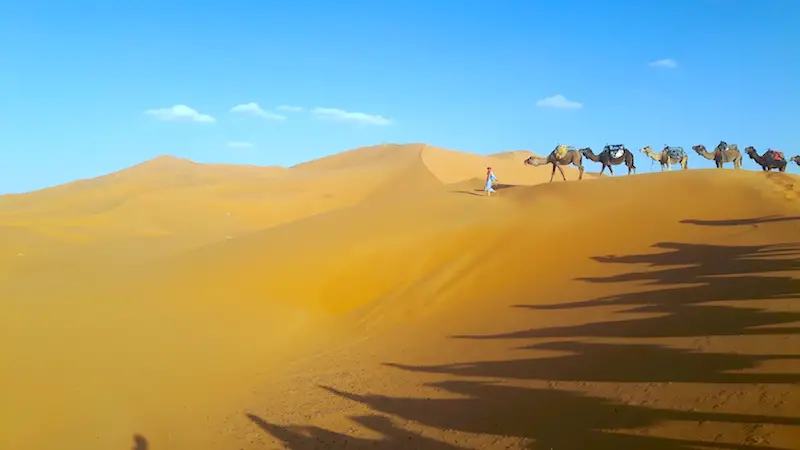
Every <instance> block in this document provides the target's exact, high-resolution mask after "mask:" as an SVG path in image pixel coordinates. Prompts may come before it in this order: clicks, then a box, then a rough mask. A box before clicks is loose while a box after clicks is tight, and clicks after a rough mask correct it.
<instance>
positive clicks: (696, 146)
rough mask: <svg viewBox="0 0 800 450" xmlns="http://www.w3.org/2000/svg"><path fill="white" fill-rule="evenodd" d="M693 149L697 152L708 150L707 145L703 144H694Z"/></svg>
mask: <svg viewBox="0 0 800 450" xmlns="http://www.w3.org/2000/svg"><path fill="white" fill-rule="evenodd" d="M692 150H694V151H696V152H697V153H703V152H705V151H706V146H705V145H703V144H698V145H693V146H692Z"/></svg>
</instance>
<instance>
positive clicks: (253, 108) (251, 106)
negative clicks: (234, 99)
mask: <svg viewBox="0 0 800 450" xmlns="http://www.w3.org/2000/svg"><path fill="white" fill-rule="evenodd" d="M230 112H232V113H241V114H252V115H254V116H259V117H263V118H265V119H268V120H285V119H286V116H282V115H280V114H276V113H274V112H272V111H265V110H264V109H262V108H261V107H260V106H258V103H253V102H250V103H243V104H241V105H236V106H234V107H233V108H231V111H230Z"/></svg>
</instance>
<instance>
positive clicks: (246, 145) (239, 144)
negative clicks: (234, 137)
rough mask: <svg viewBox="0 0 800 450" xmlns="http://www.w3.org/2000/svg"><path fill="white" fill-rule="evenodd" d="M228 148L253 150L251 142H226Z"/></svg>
mask: <svg viewBox="0 0 800 450" xmlns="http://www.w3.org/2000/svg"><path fill="white" fill-rule="evenodd" d="M228 147H231V148H253V147H255V146H254V145H253V143H252V142H247V141H231V142H228Z"/></svg>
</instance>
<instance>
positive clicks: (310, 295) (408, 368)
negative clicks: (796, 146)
mask: <svg viewBox="0 0 800 450" xmlns="http://www.w3.org/2000/svg"><path fill="white" fill-rule="evenodd" d="M525 157H527V155H526V154H525V153H523V152H509V153H504V154H498V155H492V156H488V157H486V156H478V155H472V154H468V153H460V152H454V151H450V150H444V149H439V148H435V147H432V146H427V145H424V144H413V145H407V146H376V147H367V148H362V149H355V150H352V151H350V152H345V153H342V154H338V155H334V156H331V157H328V158H323V159H320V160H317V161H312V162H309V163H305V164H301V165H298V166H295V167H291V168H288V169H282V168H258V167H248V168H236V167H226V166H210V165H199V164H196V163H192V162H190V161H185V160H179V159H174V158H159V159H157V160H154V161H150V162H148V163H145V164H143V165H140V166H136V167H133V168H131V169H128V170H126V171H122V172H119V173H117V174H112V175H109V176H108V177H106V178H101V179H100V181H98V179H95V180H86V181H82V182H79V183H75V184H72V185H67V186H61V187H57V188H53V189H50V190H46V191H40V192H34V193H30V194H26V195H24V196H14V197H10V198H6V197H0V226H2V227H4V228H0V230H2V231H0V238H2V239H0V245H2V250H3V251H4V252H5V253H4V256H3V258H4V259H2V261H4V264H5V265H4V266H0V274H2V277H0V298H2V299H3V300H2V303H0V355H2V357H3V360H2V363H3V366H2V371H0V386H2V388H0V389H1V390H2V392H0V395H1V396H2V398H3V399H4V401H3V403H2V405H0V424H1V425H0V427H2V429H0V448H3V449H11V450H18V449H26V450H28V449H32V450H38V449H50V448H82V449H108V448H131V446H132V445H133V440H134V434H137V437H136V439H137V442H138V444H137V445H138V446H139V447H138V448H139V449H140V450H141V449H144V448H150V449H152V450H158V449H183V448H187V449H188V448H192V449H218V448H239V449H266V448H293V449H303V448H357V449H358V448H397V449H400V448H436V449H455V448H542V449H550V448H552V449H559V450H561V449H574V450H577V449H587V448H600V449H612V448H613V449H642V448H647V449H684V448H686V449H689V448H702V447H698V446H697V445H699V444H698V442H701V441H702V442H705V443H706V446H707V447H706V448H749V447H745V446H747V445H752V446H753V447H752V448H784V449H789V448H793V447H794V443H796V442H798V439H799V438H800V420H798V419H796V417H798V416H800V409H798V407H797V406H796V405H800V388H798V387H797V386H798V385H800V383H798V382H800V358H798V351H797V349H799V348H800V338H798V333H797V330H798V328H797V322H798V321H800V307H798V305H797V303H798V300H800V280H798V278H797V274H798V270H799V269H800V264H798V254H800V242H797V241H798V236H800V234H798V230H800V201H799V200H798V199H799V198H800V178H798V177H797V176H795V175H790V174H778V173H768V174H765V173H760V172H745V171H734V170H692V171H686V172H683V171H681V172H677V171H674V172H670V173H663V174H662V173H657V174H646V175H637V176H631V177H624V176H623V177H616V178H606V177H604V178H600V179H594V178H592V177H587V178H586V179H585V180H584V181H581V182H568V183H564V182H559V181H556V182H553V183H550V184H542V182H543V181H545V182H546V181H547V180H549V175H550V169H549V168H547V167H540V168H531V167H525V166H523V165H522V160H524V159H525ZM486 165H492V167H493V168H494V169H495V172H496V174H497V176H498V178H499V179H500V181H501V182H502V183H504V184H508V185H514V186H511V187H504V188H503V189H500V190H499V195H498V196H497V197H494V198H486V197H483V196H481V195H480V192H476V191H475V190H476V189H478V190H480V188H481V184H482V180H481V178H480V177H481V176H482V172H483V170H484V167H485V166H486ZM565 172H567V177H568V178H569V179H574V178H576V172H577V171H574V170H571V169H570V170H569V171H565ZM570 175H572V177H570ZM112 200H113V201H112ZM64 205H67V206H64ZM70 205H71V206H70ZM68 206H69V207H68ZM226 212H232V213H231V216H230V217H237V218H241V219H240V222H239V223H238V225H237V227H232V226H230V225H226V223H225V220H224V219H222V218H218V217H219V216H220V215H222V216H223V217H225V218H228V217H229V216H227V215H226V214H225V213H226ZM135 220H139V222H135V223H134V221H135ZM65 224H69V226H73V227H77V226H78V225H76V224H80V226H81V227H82V228H81V232H82V233H84V238H83V240H79V239H77V238H75V235H76V234H77V232H76V231H75V230H74V229H65V227H67V225H65ZM148 227H150V228H149V229H151V231H152V230H157V231H158V233H156V232H155V231H152V233H153V234H152V235H147V234H146V233H144V232H143V231H142V230H146V229H148ZM226 227H227V228H226ZM231 230H233V231H231ZM46 232H49V233H50V235H46ZM59 232H60V233H62V234H58V233H59ZM68 232H69V233H72V234H67V233H68ZM137 233H139V234H138V235H137ZM156 234H157V235H156ZM227 236H233V237H232V238H227ZM70 239H71V240H70ZM54 243H55V244H54ZM11 252H17V253H14V254H13V256H11ZM18 253H23V254H24V256H19V255H18ZM53 255H58V256H57V257H56V256H53ZM112 256H113V257H112ZM37 258H39V260H41V261H44V260H46V261H48V262H47V264H45V263H40V264H36V261H37ZM26 259H27V262H23V261H21V260H26ZM64 259H68V260H69V261H71V262H72V264H71V266H70V267H65V266H61V265H59V261H63V260H64ZM31 261H32V262H31ZM109 261H111V262H109ZM75 266H79V267H84V268H86V270H77V269H75ZM59 269H62V270H59ZM67 269H71V270H67ZM725 443H727V444H725Z"/></svg>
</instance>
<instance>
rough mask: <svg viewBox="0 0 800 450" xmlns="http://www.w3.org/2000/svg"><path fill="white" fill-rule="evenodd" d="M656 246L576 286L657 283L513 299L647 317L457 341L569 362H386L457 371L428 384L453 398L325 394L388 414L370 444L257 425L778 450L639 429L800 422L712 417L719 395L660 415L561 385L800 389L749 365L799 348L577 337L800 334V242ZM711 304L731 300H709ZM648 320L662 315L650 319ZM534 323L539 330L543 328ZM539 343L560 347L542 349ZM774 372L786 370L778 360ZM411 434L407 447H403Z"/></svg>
mask: <svg viewBox="0 0 800 450" xmlns="http://www.w3.org/2000/svg"><path fill="white" fill-rule="evenodd" d="M654 247H655V249H656V250H657V251H658V252H656V253H648V254H642V255H624V256H599V257H595V258H593V259H594V260H595V261H597V262H598V263H602V264H609V263H613V264H629V265H634V266H639V267H641V269H640V270H633V271H629V272H624V273H620V274H618V275H613V276H608V277H595V278H588V277H587V278H580V279H579V280H581V281H585V282H587V283H637V284H639V285H642V284H644V285H650V286H655V287H656V289H655V290H649V291H643V292H635V293H623V294H620V295H614V296H607V297H603V298H598V299H594V300H584V301H577V302H572V303H564V304H554V305H540V304H523V305H515V307H517V308H521V309H525V310H528V311H532V312H536V314H542V312H541V311H548V310H566V309H571V308H591V307H604V306H609V305H614V306H618V307H622V309H624V311H623V312H624V313H625V314H627V315H630V314H631V313H642V314H645V315H646V317H641V318H633V319H629V318H626V319H623V320H610V321H609V320H604V321H595V322H589V323H585V324H580V325H573V326H555V327H537V328H531V329H527V330H525V329H523V330H519V331H513V332H510V333H502V334H494V335H469V334H465V335H459V336H450V337H451V338H457V339H474V340H506V339H514V340H523V341H524V340H534V342H527V343H523V344H522V346H520V345H519V344H517V345H516V346H515V347H513V348H515V349H522V350H528V351H536V352H543V351H557V352H562V353H566V355H559V356H547V357H534V356H538V355H531V356H530V357H522V358H518V359H512V360H480V361H467V362H463V363H457V364H440V365H415V364H409V363H399V362H386V363H384V365H385V366H388V367H392V368H394V369H397V370H401V371H408V372H416V373H428V374H436V375H437V377H439V378H440V377H441V376H442V375H448V376H451V377H453V378H452V379H449V380H447V381H436V382H429V383H424V384H423V386H424V387H426V388H428V389H429V390H436V391H438V392H440V393H444V394H446V395H444V396H443V397H444V398H431V397H430V396H423V395H422V394H420V396H418V397H401V396H390V395H381V394H377V393H368V394H361V393H353V392H347V391H344V390H342V389H338V388H336V387H333V386H320V387H321V388H322V389H325V390H327V391H328V392H330V393H331V394H332V395H335V396H337V397H340V398H345V399H348V400H350V401H352V402H355V403H358V404H361V405H365V406H367V407H369V408H370V409H371V410H372V411H374V412H375V413H376V414H378V416H370V417H381V416H382V417H384V418H383V419H375V418H374V419H373V420H376V421H378V422H380V423H381V424H383V429H382V430H377V429H376V427H375V426H373V427H371V429H373V430H375V431H379V432H380V433H381V434H383V435H384V436H385V437H386V438H385V439H383V440H371V441H367V440H364V439H361V438H355V437H350V436H343V435H340V434H334V435H332V432H330V431H327V430H323V429H319V428H311V427H284V428H280V427H278V428H276V427H275V426H270V427H263V426H262V429H264V430H265V431H267V432H268V433H270V434H273V435H275V436H276V437H278V438H279V439H281V440H283V442H285V443H287V445H289V446H290V448H292V449H295V450H299V449H305V448H318V447H314V445H320V443H322V442H328V441H330V439H331V438H335V439H337V441H336V442H343V441H342V440H344V441H347V442H348V443H351V444H352V445H353V446H354V447H353V448H366V447H370V448H391V449H394V448H433V449H438V448H443V449H450V448H458V447H454V446H451V445H450V444H444V443H441V442H438V441H432V440H431V439H429V438H423V437H421V436H419V435H412V434H411V433H410V432H408V431H404V430H399V429H397V428H396V427H391V428H389V427H388V425H387V424H388V423H390V422H391V421H390V419H389V417H391V418H392V420H393V421H397V420H400V421H404V422H409V423H416V424H421V425H424V426H426V427H429V428H434V429H437V430H441V431H442V432H443V433H452V432H460V433H466V434H471V433H475V434H480V435H484V436H486V435H488V436H495V437H497V438H498V439H500V438H501V437H513V438H517V439H518V440H519V441H521V442H523V443H524V445H525V446H526V448H529V449H537V450H550V449H557V450H584V449H596V450H612V449H613V450H641V449H648V450H689V449H696V448H707V449H735V450H745V449H749V450H778V447H773V446H770V444H769V442H768V440H766V439H765V440H763V441H762V442H760V443H759V444H756V442H758V441H757V439H758V437H754V439H756V441H751V442H743V443H724V442H718V441H711V440H708V441H700V440H691V439H683V438H677V437H675V438H672V437H662V436H655V435H648V434H642V433H641V430H642V429H646V428H648V427H652V426H655V425H657V424H659V423H662V422H665V421H670V422H683V423H686V424H688V425H690V426H696V424H698V423H705V422H718V423H729V424H742V425H748V427H750V428H752V429H756V428H757V427H758V426H760V425H764V424H771V425H776V426H777V425H781V426H797V427H800V418H798V417H786V416H778V415H773V414H769V415H768V414H756V413H753V414H737V413H725V412H718V411H713V409H715V408H717V406H719V404H721V403H722V400H720V399H719V398H718V396H716V395H711V396H709V397H706V398H704V399H702V400H703V401H704V402H710V403H714V402H716V403H719V404H715V405H713V406H711V410H710V411H698V410H690V411H684V410H675V409H669V408H664V407H657V406H655V404H654V402H655V401H656V400H653V401H650V400H649V394H648V395H647V396H645V397H644V400H641V401H640V402H639V404H634V403H632V402H628V403H623V402H621V401H614V400H610V399H607V398H602V397H595V396H590V395H587V394H583V393H579V392H574V391H567V390H562V389H560V388H559V386H558V385H557V383H559V382H577V383H588V382H610V383H617V384H618V385H620V386H624V385H623V383H642V384H644V383H664V384H666V383H704V384H706V385H712V386H713V385H725V386H732V385H733V384H738V385H739V387H736V388H731V389H738V390H739V391H740V392H744V391H742V390H743V389H748V388H749V386H753V385H755V384H763V383H770V384H780V385H785V386H790V385H797V384H798V383H800V374H798V373H781V372H779V371H774V370H773V371H771V372H770V373H765V372H764V371H758V372H754V371H752V369H759V368H760V366H761V365H763V364H766V363H771V362H776V361H781V360H795V361H796V360H798V359H800V355H798V352H797V351H796V350H794V351H793V349H791V348H790V347H787V348H786V349H784V350H783V351H775V352H773V354H758V355H750V354H741V353H723V352H708V351H701V350H687V349H681V348H675V347H671V346H666V345H655V344H649V343H626V342H622V343H598V342H594V341H581V338H590V339H593V338H630V337H637V338H656V337H658V338H676V337H694V338H696V339H697V342H703V340H704V339H708V337H710V336H741V335H790V334H800V327H798V326H794V325H792V323H794V322H798V321H800V312H799V311H798V310H797V302H796V300H798V299H800V280H798V279H797V278H796V277H792V276H787V275H784V274H785V273H786V272H793V271H797V270H798V268H800V267H798V255H800V245H798V244H796V243H786V244H777V245H764V246H725V245H696V244H687V243H675V242H665V243H660V244H656V245H655V246H654ZM637 268H638V267H637ZM712 301H714V302H724V303H725V304H713V305H711V304H708V302H712ZM760 301H761V302H763V301H769V302H770V304H771V306H772V309H765V308H762V307H758V306H759V304H758V302H760ZM745 302H746V303H745ZM754 304H755V305H754ZM776 304H777V305H778V306H777V307H775V305H776ZM625 307H628V308H627V309H626V308H625ZM653 313H657V314H658V315H657V316H655V317H652V316H653ZM537 322H538V323H541V321H540V320H539V321H537ZM542 338H549V339H565V340H563V341H548V342H541V339H542ZM770 367H779V366H776V365H775V364H770ZM748 370H749V372H748ZM487 379H492V380H493V381H491V382H490V381H486V380H487ZM526 381H544V382H547V384H548V387H547V388H543V387H538V386H537V387H531V386H529V385H526V386H525V387H521V386H520V385H519V384H520V383H521V382H526ZM512 382H513V383H514V384H512ZM648 389H649V388H648ZM720 395H721V394H720ZM759 408H769V406H766V405H762V406H759ZM357 419H358V418H354V420H356V421H358V420H357ZM365 426H367V425H365ZM367 427H368V428H370V427H369V426H367ZM287 430H288V431H292V432H293V433H294V434H291V435H290V436H289V437H292V438H293V439H289V437H287V436H286V435H285V434H284V435H281V433H286V432H287ZM296 430H302V433H301V434H302V435H303V437H302V439H301V438H295V436H296V435H297V433H299V432H298V431H296ZM281 436H284V437H281ZM467 439H468V438H467ZM403 440H405V441H404V442H405V445H406V446H405V447H402V446H399V445H398V443H399V442H401V441H403ZM417 442H419V445H417ZM351 444H348V448H351V447H350V446H349V445H351ZM336 445H338V444H336ZM342 446H344V444H343V445H342ZM326 448H327V447H326Z"/></svg>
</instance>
